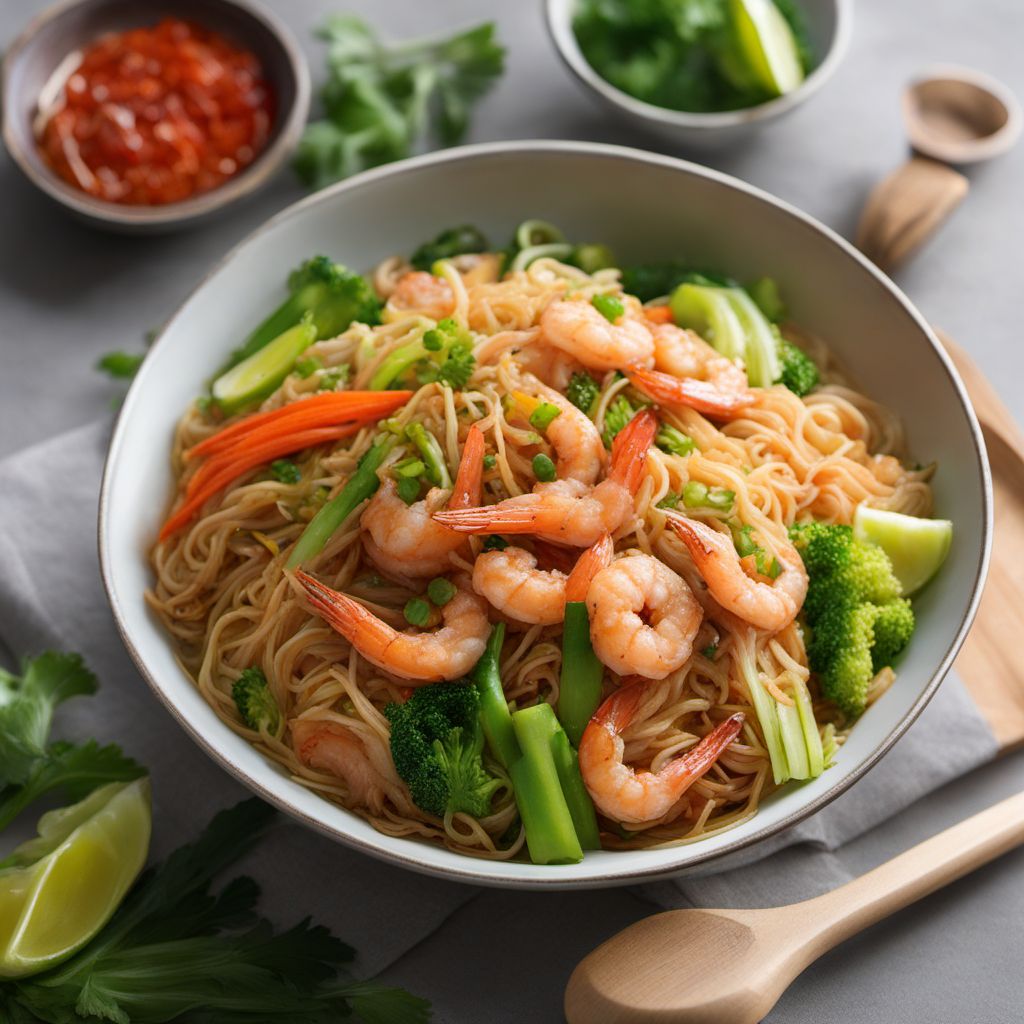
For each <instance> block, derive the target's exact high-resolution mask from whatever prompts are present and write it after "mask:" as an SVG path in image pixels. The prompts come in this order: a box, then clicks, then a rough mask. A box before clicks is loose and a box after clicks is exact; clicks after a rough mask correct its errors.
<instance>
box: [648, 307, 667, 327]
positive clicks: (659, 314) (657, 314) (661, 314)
mask: <svg viewBox="0 0 1024 1024" xmlns="http://www.w3.org/2000/svg"><path fill="white" fill-rule="evenodd" d="M644 316H645V317H646V318H647V319H648V320H649V321H650V322H651V323H652V324H670V323H672V310H671V308H670V307H669V306H644Z"/></svg>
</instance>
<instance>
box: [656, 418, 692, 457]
mask: <svg viewBox="0 0 1024 1024" xmlns="http://www.w3.org/2000/svg"><path fill="white" fill-rule="evenodd" d="M654 443H655V444H656V445H657V446H658V447H659V448H660V449H661V450H662V451H663V452H668V453H669V455H689V454H690V453H691V452H692V451H693V450H694V449H695V448H696V447H697V442H696V441H694V439H693V438H692V437H690V435H689V434H684V433H683V432H682V431H681V430H678V429H677V428H676V427H673V426H672V424H671V423H662V424H661V425H660V426H659V427H658V433H657V435H656V436H655V438H654Z"/></svg>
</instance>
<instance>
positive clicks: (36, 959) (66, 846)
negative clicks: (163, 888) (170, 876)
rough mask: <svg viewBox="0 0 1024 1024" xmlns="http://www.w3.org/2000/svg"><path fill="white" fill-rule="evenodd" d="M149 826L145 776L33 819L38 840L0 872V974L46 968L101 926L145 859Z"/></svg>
mask: <svg viewBox="0 0 1024 1024" xmlns="http://www.w3.org/2000/svg"><path fill="white" fill-rule="evenodd" d="M151 824H152V818H151V813H150V805H149V780H148V779H137V780H136V781H135V782H115V783H111V784H110V785H108V786H103V787H102V788H101V789H98V790H96V791H94V792H93V793H91V794H90V795H89V796H88V797H86V798H85V800H82V801H80V802H79V803H77V804H74V805H73V806H72V807H68V808H63V809H61V810H59V811H50V812H48V813H47V814H44V815H43V816H42V818H40V820H39V836H38V838H36V839H33V840H30V841H29V842H28V843H24V844H23V845H22V846H20V847H19V848H18V849H17V850H15V851H14V854H12V859H13V860H14V861H15V862H16V863H15V864H14V866H11V867H8V868H4V869H3V870H0V977H3V978H19V977H24V976H25V975H28V974H35V973H37V972H39V971H42V970H45V969H46V968H48V967H52V966H53V965H54V964H56V963H58V962H59V961H61V960H63V959H65V958H66V957H68V956H70V955H71V954H72V953H74V952H75V951H76V950H78V949H80V948H81V947H82V946H84V945H85V943H86V942H88V941H89V939H91V938H92V937H93V936H94V935H95V934H96V933H97V932H98V931H99V930H100V928H102V927H103V925H104V924H106V922H107V921H108V920H109V918H110V916H111V915H112V914H113V913H114V911H115V910H116V909H117V907H118V905H119V904H120V902H121V900H122V899H123V898H124V895H125V893H126V892H127V891H128V889H129V888H130V886H131V884H132V882H134V881H135V879H136V877H137V876H138V874H139V872H140V871H141V870H142V867H143V865H144V864H145V862H146V855H147V853H148V852H149V836H150V828H151ZM39 854H41V856H38V859H35V857H36V855H39Z"/></svg>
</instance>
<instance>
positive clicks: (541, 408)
mask: <svg viewBox="0 0 1024 1024" xmlns="http://www.w3.org/2000/svg"><path fill="white" fill-rule="evenodd" d="M561 413H562V410H561V409H559V408H558V406H557V405H553V404H552V403H551V402H541V403H540V404H539V405H538V406H537V408H536V409H534V410H533V412H531V413H530V426H531V427H533V429H534V430H542V431H543V430H547V429H548V427H549V426H551V423H552V421H553V420H555V419H557V418H558V417H559V416H560V415H561Z"/></svg>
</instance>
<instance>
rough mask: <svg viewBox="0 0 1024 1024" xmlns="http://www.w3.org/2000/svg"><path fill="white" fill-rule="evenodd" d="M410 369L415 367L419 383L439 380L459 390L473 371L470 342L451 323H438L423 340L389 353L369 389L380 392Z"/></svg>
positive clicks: (454, 324) (474, 359)
mask: <svg viewBox="0 0 1024 1024" xmlns="http://www.w3.org/2000/svg"><path fill="white" fill-rule="evenodd" d="M413 367H418V370H417V373H416V379H417V381H418V383H419V384H430V383H432V382H433V381H439V382H440V383H442V384H447V385H448V386H449V387H451V388H454V389H455V390H457V391H458V390H461V389H462V388H464V387H465V386H466V385H467V384H468V383H469V378H470V377H472V376H473V371H474V370H475V369H476V357H475V356H474V355H473V342H472V339H471V338H470V336H469V334H468V332H466V331H465V330H464V329H463V328H461V327H460V326H459V325H458V324H457V323H456V322H455V321H454V320H452V319H450V318H445V319H444V320H439V321H438V324H437V326H436V327H433V328H431V329H430V330H429V331H425V332H424V334H423V337H422V338H419V339H417V340H416V341H410V342H409V344H408V345H402V346H401V347H400V348H396V349H395V350H394V351H393V352H391V353H389V354H388V355H387V356H386V357H385V358H384V359H383V360H382V361H381V363H380V365H379V366H378V367H377V369H376V370H375V371H374V373H373V376H372V377H371V378H370V389H371V390H373V391H382V390H384V389H385V388H389V387H391V386H393V385H394V384H396V383H397V382H398V381H399V379H400V378H401V377H402V375H403V374H405V373H406V372H407V371H408V370H410V369H411V368H413Z"/></svg>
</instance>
